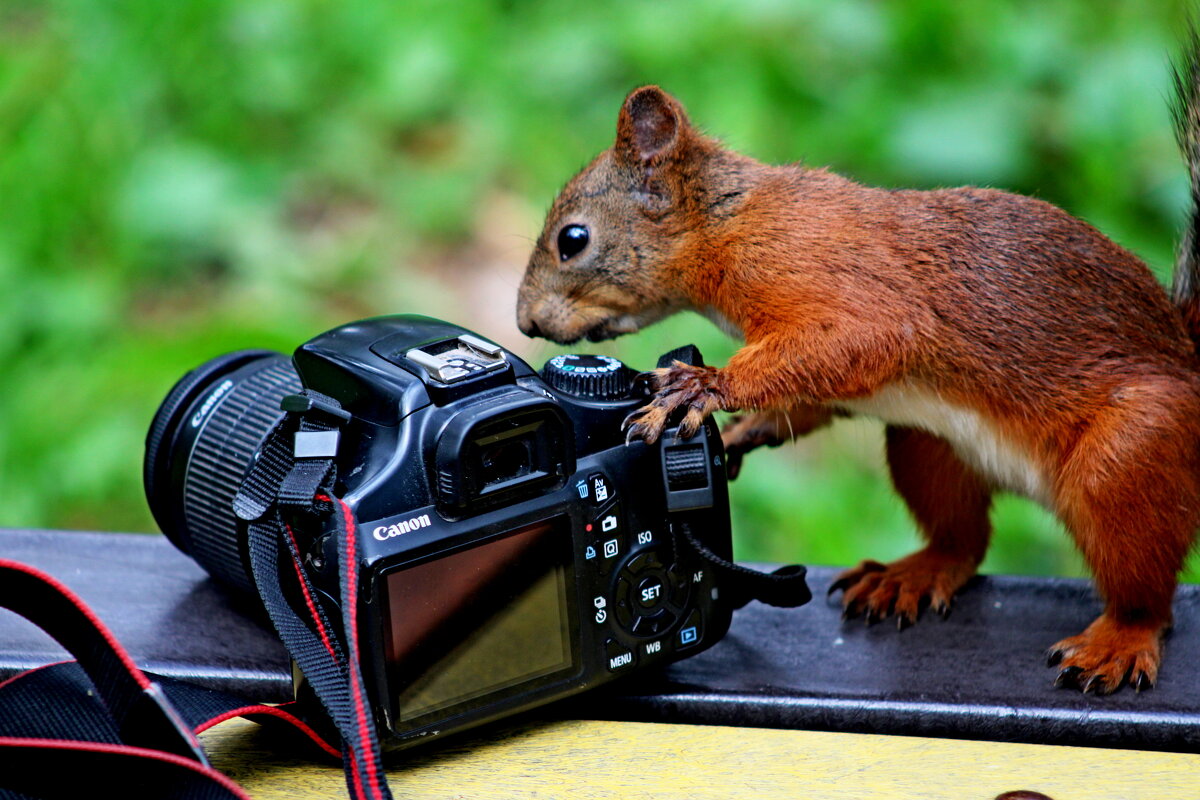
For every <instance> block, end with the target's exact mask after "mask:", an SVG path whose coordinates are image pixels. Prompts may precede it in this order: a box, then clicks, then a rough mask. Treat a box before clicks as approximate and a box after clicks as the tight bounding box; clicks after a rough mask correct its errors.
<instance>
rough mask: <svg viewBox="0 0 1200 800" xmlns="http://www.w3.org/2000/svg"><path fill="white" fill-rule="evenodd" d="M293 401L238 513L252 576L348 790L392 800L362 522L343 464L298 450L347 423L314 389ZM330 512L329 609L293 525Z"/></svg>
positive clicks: (246, 486)
mask: <svg viewBox="0 0 1200 800" xmlns="http://www.w3.org/2000/svg"><path fill="white" fill-rule="evenodd" d="M289 403H290V407H291V408H298V409H302V410H301V411H299V412H297V411H293V412H291V413H289V415H288V418H287V419H286V420H285V422H284V423H282V424H281V425H280V426H279V427H277V428H276V429H275V430H274V431H272V433H271V435H270V438H269V440H268V442H267V445H266V446H265V447H264V448H263V452H262V455H261V456H260V457H259V460H258V462H257V463H256V464H255V465H254V467H253V468H252V469H251V470H250V474H249V475H248V476H247V478H246V480H245V481H244V482H243V485H242V487H241V488H240V489H239V491H238V495H237V497H236V498H235V500H234V507H235V511H236V513H237V514H238V515H239V516H241V517H242V518H243V519H251V520H252V522H251V524H250V525H249V528H248V536H249V553H250V565H251V572H252V573H253V575H254V580H255V583H256V585H257V587H258V591H259V596H260V597H261V598H262V601H263V604H264V605H265V606H266V608H267V612H268V614H269V616H270V617H271V622H272V624H273V625H274V626H275V630H276V632H277V633H278V634H279V638H280V639H282V640H283V643H284V645H285V646H286V647H287V650H288V652H289V653H290V654H291V656H292V658H293V659H294V660H295V662H296V663H297V665H299V667H300V671H301V672H302V673H303V674H304V678H305V681H306V682H307V685H308V686H309V687H310V688H311V690H312V692H313V694H314V695H316V697H317V699H318V700H319V701H320V703H321V705H322V706H323V707H324V709H325V711H326V713H327V714H328V717H329V721H330V722H332V723H333V725H334V727H335V728H336V729H337V733H338V734H339V735H340V737H341V740H342V755H343V766H344V769H345V771H346V783H347V786H348V787H349V789H350V791H351V793H352V795H353V796H354V797H356V798H364V800H367V799H369V800H390V797H391V794H390V792H389V791H388V787H387V780H386V778H385V776H384V774H383V768H382V756H381V753H380V750H379V742H378V740H377V734H376V730H375V720H374V716H373V714H372V711H371V704H370V701H369V699H368V698H367V696H366V689H365V686H364V681H363V676H362V671H361V668H360V666H359V654H358V647H357V625H356V621H355V618H354V617H355V614H356V613H357V602H358V596H357V594H358V560H357V552H356V551H357V533H358V532H357V526H356V525H355V523H354V520H353V516H352V515H351V514H350V511H349V509H348V508H347V507H346V506H345V504H344V503H342V502H341V501H340V500H338V499H337V498H336V497H335V496H334V494H333V484H334V481H335V477H336V470H335V467H334V463H333V459H332V458H331V457H315V458H297V457H296V455H295V448H294V445H293V443H294V441H295V440H294V437H295V434H296V433H309V432H324V431H330V430H335V429H337V428H338V427H339V426H340V425H341V424H343V423H344V422H345V417H344V416H343V414H344V412H342V411H341V407H340V406H339V405H338V404H337V401H335V400H333V399H332V398H329V397H326V396H325V395H321V394H319V393H316V392H311V391H306V392H304V393H303V394H302V395H299V396H293V397H289V398H285V402H284V405H285V408H288V407H289ZM298 415H302V416H300V419H299V420H296V417H297V416H298ZM272 482H275V483H274V485H273V486H272V485H271V484H272ZM328 512H332V515H333V516H332V520H331V521H332V522H333V523H334V526H335V527H336V530H337V551H338V575H339V581H340V589H339V595H340V596H339V601H340V607H335V608H328V607H326V606H327V603H326V601H324V600H323V599H322V598H323V596H324V595H323V593H321V592H318V591H316V589H315V587H314V586H313V585H312V583H311V582H310V580H309V578H308V575H307V573H306V571H305V569H304V566H303V556H302V554H301V552H300V549H299V546H298V543H297V541H296V537H295V536H294V535H293V531H292V528H291V527H290V525H289V520H295V521H296V523H297V525H301V524H303V525H304V526H305V527H306V528H307V527H309V526H311V525H313V524H318V525H320V524H322V518H323V517H324V518H326V519H328ZM308 534H309V535H311V534H312V532H311V531H308Z"/></svg>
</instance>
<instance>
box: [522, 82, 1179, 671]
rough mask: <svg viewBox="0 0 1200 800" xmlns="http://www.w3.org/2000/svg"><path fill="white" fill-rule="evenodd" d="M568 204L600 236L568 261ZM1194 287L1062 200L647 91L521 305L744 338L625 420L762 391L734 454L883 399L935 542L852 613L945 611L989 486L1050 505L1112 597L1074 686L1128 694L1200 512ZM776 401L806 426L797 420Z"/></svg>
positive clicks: (535, 268)
mask: <svg viewBox="0 0 1200 800" xmlns="http://www.w3.org/2000/svg"><path fill="white" fill-rule="evenodd" d="M567 225H582V226H586V227H587V229H588V231H589V232H590V239H589V241H588V244H587V246H586V247H585V248H584V249H583V250H582V251H581V252H579V253H578V254H568V256H567V257H566V258H563V257H562V256H561V255H560V254H559V252H558V250H557V248H556V238H555V237H556V236H557V234H558V232H559V231H560V230H562V229H563V228H564V227H565V226H567ZM1187 302H1192V301H1191V300H1188V301H1187ZM1183 306H1184V307H1183V309H1182V310H1183V311H1184V312H1185V313H1184V314H1181V309H1180V308H1176V307H1174V306H1172V304H1171V302H1170V301H1169V300H1168V299H1167V296H1166V294H1165V292H1164V291H1163V289H1162V288H1161V287H1160V286H1159V285H1158V284H1157V282H1156V281H1155V280H1154V278H1153V277H1152V275H1151V274H1150V272H1149V270H1148V269H1147V268H1146V266H1145V265H1144V264H1143V263H1142V262H1141V261H1140V260H1139V259H1138V258H1137V257H1136V256H1134V255H1133V254H1131V253H1129V252H1128V251H1126V250H1124V249H1122V248H1121V247H1119V246H1118V245H1116V244H1114V243H1113V242H1112V241H1110V240H1109V239H1107V238H1106V237H1105V236H1103V235H1102V234H1101V233H1100V232H1099V231H1097V230H1096V229H1095V228H1093V227H1091V226H1090V225H1088V224H1086V223H1084V222H1082V221H1080V220H1078V219H1075V218H1073V217H1071V216H1070V215H1068V214H1067V213H1066V212H1064V211H1062V210H1061V209H1058V208H1056V207H1054V206H1052V205H1050V204H1048V203H1044V202H1042V201H1039V200H1036V199H1032V198H1028V197H1021V196H1018V195H1013V194H1009V193H1005V192H1001V191H996V190H991V189H979V188H973V187H963V188H958V189H944V190H938V191H929V192H922V191H889V190H884V189H878V188H872V187H868V186H863V185H861V184H858V183H855V182H854V181H851V180H849V179H847V178H843V177H841V176H838V175H835V174H832V173H830V172H828V171H825V170H821V169H809V168H806V167H803V166H798V165H789V166H769V165H764V164H760V163H758V162H756V161H754V160H752V159H750V158H747V157H745V156H742V155H739V154H737V153H733V152H731V151H728V150H725V149H724V148H722V147H721V146H720V145H719V143H717V142H715V141H714V140H712V139H709V138H707V137H705V136H703V135H702V134H701V133H699V132H698V131H697V130H696V129H695V128H694V127H692V126H691V124H690V123H689V122H688V119H687V116H686V114H685V113H684V111H683V108H682V106H680V104H679V103H678V101H677V100H675V99H674V98H672V97H670V96H669V95H667V94H666V93H664V92H662V91H661V90H660V89H658V88H657V87H644V88H642V89H638V90H636V91H634V92H633V93H631V94H630V96H629V97H628V98H627V99H626V101H625V104H624V106H623V107H622V109H621V113H620V116H619V119H618V126H617V140H616V142H615V144H614V146H613V147H612V148H611V149H609V150H606V151H605V152H604V153H601V154H600V155H599V156H598V157H597V158H596V159H595V160H594V161H593V162H592V163H591V164H590V165H589V166H588V167H586V168H585V169H584V170H583V171H582V172H581V173H580V174H579V175H577V176H576V177H575V178H574V179H573V180H572V181H571V182H570V183H569V184H568V185H567V186H566V188H564V190H563V191H562V193H561V194H560V195H559V197H558V198H557V199H556V200H555V203H554V206H553V207H552V209H551V211H550V213H549V215H548V218H547V222H546V228H545V231H544V232H543V234H542V236H541V238H540V239H539V240H538V243H537V248H536V250H535V252H534V254H533V256H532V257H531V259H530V264H529V267H528V270H527V272H526V275H525V279H524V281H523V283H522V286H521V291H520V296H519V302H518V322H519V324H520V326H521V328H522V330H524V331H525V332H526V333H529V334H530V335H543V336H547V337H549V338H552V339H555V340H557V341H560V342H571V341H575V340H577V339H580V338H583V337H585V336H586V337H588V338H592V339H595V340H599V339H605V338H610V337H612V336H615V335H619V334H621V333H627V332H630V331H632V330H636V329H638V328H640V327H643V326H644V325H647V324H650V323H651V322H654V321H655V320H657V319H660V318H661V317H663V316H666V315H668V314H671V313H674V312H675V311H678V310H680V309H685V308H691V309H694V310H697V311H699V312H700V313H703V314H706V315H708V316H710V317H711V318H713V319H714V321H717V322H718V323H719V324H721V325H722V326H723V327H726V328H728V329H730V330H732V331H734V332H735V333H740V334H741V335H742V336H743V337H744V340H745V346H744V347H742V348H741V349H740V350H739V351H738V352H737V353H736V354H735V355H734V356H733V357H732V358H731V359H730V361H729V363H728V364H727V365H726V366H724V367H722V368H720V369H713V368H698V367H689V366H686V365H681V364H677V365H675V366H673V367H670V368H667V369H664V370H658V371H657V372H656V373H655V376H654V386H655V389H656V390H657V394H656V396H655V398H654V400H653V402H652V403H651V404H650V405H649V406H647V407H646V408H645V409H643V411H642V413H641V414H640V416H638V417H637V418H636V419H635V420H634V421H633V423H632V428H631V431H630V432H631V435H632V436H637V437H641V438H644V439H645V440H647V441H653V440H654V439H656V438H657V437H658V436H659V434H660V432H661V430H662V428H663V426H664V425H665V424H666V423H667V419H668V417H670V416H671V415H672V413H673V412H675V411H676V410H677V409H681V408H683V409H687V412H686V415H685V421H684V425H685V427H686V428H689V429H692V430H694V429H695V428H696V426H698V424H699V423H700V421H701V420H702V419H703V418H704V417H705V416H707V415H708V414H711V413H712V412H713V411H715V410H725V411H732V410H737V409H759V410H766V411H763V412H761V413H760V414H758V415H757V416H755V417H753V418H752V419H751V421H749V422H747V421H745V420H741V421H736V422H735V423H734V424H733V425H732V426H730V427H729V428H728V429H727V431H726V441H727V446H728V447H729V448H730V449H731V451H732V452H734V453H735V454H736V456H737V457H738V458H739V459H740V456H741V455H742V453H744V452H746V451H748V450H749V449H752V448H753V447H755V446H758V445H760V444H777V443H778V442H779V441H782V440H784V439H786V438H790V436H791V435H800V434H803V433H807V432H808V431H810V430H813V429H815V428H817V427H821V426H822V425H824V424H825V423H827V422H828V421H829V420H830V419H831V418H832V416H834V415H835V414H868V415H872V416H876V417H879V418H881V419H883V420H884V422H885V423H887V425H888V428H887V452H888V464H889V467H890V469H891V473H892V478H893V482H894V484H895V487H896V490H897V491H898V492H899V494H900V495H901V496H902V497H903V498H904V500H905V502H906V503H907V504H908V506H909V509H910V510H911V512H912V514H913V517H914V519H915V520H916V522H917V525H918V527H919V528H920V531H921V533H922V535H923V536H924V538H925V539H926V541H927V545H926V547H925V548H924V549H923V550H921V551H920V552H918V553H916V554H914V555H912V556H909V557H908V558H905V559H901V560H900V561H897V562H895V563H893V564H890V565H881V564H877V563H876V562H869V561H868V562H864V563H863V564H862V565H860V566H859V567H858V568H856V569H854V570H850V571H848V572H847V573H845V574H844V575H843V576H842V577H841V579H840V580H839V581H838V583H837V584H835V586H837V587H838V588H843V589H844V590H845V593H844V603H845V608H846V611H847V613H849V614H851V615H856V614H866V615H867V616H868V618H869V619H873V618H882V617H885V616H888V615H891V614H895V615H897V617H898V621H899V622H900V623H901V625H903V624H904V623H906V622H911V621H913V620H915V619H916V617H917V615H918V612H919V610H920V607H921V605H923V604H924V603H927V602H932V603H933V605H934V606H935V607H943V608H948V606H949V603H950V599H951V597H952V596H953V594H954V593H955V592H956V591H958V589H959V588H961V586H962V585H963V584H964V583H965V582H966V581H967V580H968V579H969V578H970V576H971V575H973V574H974V572H975V570H976V568H977V567H978V565H979V563H980V562H981V561H982V559H983V556H984V553H985V551H986V548H987V543H988V538H989V535H990V525H989V523H988V518H987V512H988V508H989V506H990V502H991V497H992V494H993V492H994V491H997V490H1012V491H1017V492H1020V493H1023V494H1026V495H1028V496H1030V497H1032V498H1034V499H1035V500H1037V501H1039V502H1041V503H1043V504H1044V505H1045V506H1046V507H1047V508H1049V509H1050V510H1051V511H1053V512H1055V513H1056V514H1058V516H1059V517H1060V518H1061V519H1062V520H1063V522H1064V524H1065V525H1066V526H1067V528H1068V530H1070V532H1071V534H1072V535H1073V536H1074V538H1075V541H1076V542H1077V544H1078V546H1079V548H1080V550H1081V551H1082V552H1083V554H1084V557H1085V558H1086V559H1087V562H1088V564H1089V565H1090V566H1091V568H1092V570H1093V571H1094V574H1095V577H1096V583H1097V585H1098V587H1099V589H1100V591H1101V593H1102V595H1103V597H1104V600H1105V608H1104V613H1103V615H1102V616H1101V617H1100V619H1099V620H1097V622H1096V623H1094V624H1093V625H1092V626H1090V627H1089V628H1088V629H1087V630H1086V631H1084V632H1083V633H1082V634H1080V635H1079V636H1077V637H1073V638H1071V639H1068V640H1064V642H1062V643H1060V644H1059V645H1057V646H1056V655H1058V657H1060V658H1061V659H1062V662H1063V671H1062V673H1061V675H1062V676H1066V677H1063V678H1062V681H1068V680H1069V681H1071V682H1073V683H1074V684H1075V685H1078V686H1080V687H1081V688H1087V689H1090V690H1096V691H1113V690H1115V689H1117V688H1119V686H1120V685H1121V684H1122V683H1124V682H1125V681H1126V680H1132V681H1134V683H1135V685H1137V686H1138V687H1139V688H1140V687H1142V686H1144V685H1146V684H1147V683H1148V682H1152V681H1153V680H1154V678H1155V676H1156V675H1157V669H1158V662H1159V653H1160V650H1159V646H1158V640H1159V638H1160V637H1161V635H1162V634H1163V632H1164V631H1165V630H1166V629H1167V627H1168V625H1169V623H1170V606H1171V598H1172V595H1173V592H1174V588H1175V583H1176V575H1177V572H1178V570H1179V569H1180V566H1181V564H1182V561H1183V558H1184V557H1185V555H1186V552H1187V550H1188V548H1189V547H1190V545H1191V543H1192V540H1193V533H1194V531H1195V530H1196V528H1197V527H1198V526H1200V360H1198V359H1197V356H1196V344H1195V343H1194V342H1193V340H1192V338H1191V337H1190V336H1189V332H1188V330H1187V329H1185V325H1184V322H1183V318H1184V316H1185V315H1186V312H1187V311H1188V309H1189V308H1190V306H1187V305H1186V303H1184V304H1183ZM784 416H786V417H788V418H789V419H794V420H796V421H797V422H798V423H799V424H797V425H795V426H794V429H793V430H792V431H791V433H790V434H788V435H784V434H783V433H782V432H781V431H780V430H779V427H778V426H779V425H780V424H781V423H782V422H784V421H785V420H784ZM770 425H775V426H776V430H775V432H774V433H771V432H770V430H769V426H770Z"/></svg>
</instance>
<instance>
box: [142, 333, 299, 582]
mask: <svg viewBox="0 0 1200 800" xmlns="http://www.w3.org/2000/svg"><path fill="white" fill-rule="evenodd" d="M302 388H303V387H302V385H301V383H300V377H299V375H297V374H296V370H295V368H294V367H293V366H292V362H291V360H290V359H289V358H288V357H287V356H285V355H283V354H282V353H275V352H271V351H269V350H242V351H239V352H236V353H228V354H226V355H223V356H219V357H217V358H214V359H212V360H211V361H208V362H206V363H204V364H202V365H200V366H199V367H197V368H196V369H194V370H192V371H191V372H189V373H188V374H186V375H184V376H183V377H182V378H181V379H180V380H179V382H178V383H176V384H175V386H174V388H172V389H171V391H170V393H169V394H168V395H167V398H166V400H164V401H163V403H162V405H161V406H160V407H159V409H158V413H156V414H155V416H154V421H153V422H152V423H151V425H150V431H149V433H148V434H147V436H146V459H145V462H144V464H143V479H144V482H145V487H146V499H147V501H148V502H149V504H150V511H151V513H153V514H154V519H155V520H156V521H157V522H158V526H159V527H160V528H161V529H162V531H163V533H164V534H166V536H167V538H168V539H170V541H171V542H172V544H174V545H175V546H176V547H178V548H179V549H180V550H182V551H183V552H184V553H186V554H187V555H189V556H191V557H192V558H193V559H195V560H196V562H197V563H198V564H200V566H202V567H204V568H205V569H206V570H208V572H209V574H211V575H212V576H213V577H215V578H218V579H220V580H222V581H224V582H226V583H228V584H231V585H233V586H235V587H238V588H241V589H245V590H247V591H253V590H254V583H253V580H252V579H251V577H250V562H249V556H248V553H247V548H246V535H245V524H244V523H243V522H241V521H240V520H239V519H238V518H237V517H236V516H235V515H234V513H233V497H234V495H235V494H236V493H237V489H238V486H239V485H240V484H241V482H242V478H243V477H244V476H245V474H246V471H247V470H248V469H249V468H250V465H251V464H252V463H253V462H254V459H255V458H256V457H257V455H258V453H259V451H260V450H261V449H262V446H263V443H264V442H265V440H266V438H267V435H268V434H269V433H270V432H271V430H272V429H273V428H274V427H275V425H276V424H277V423H278V422H279V420H280V419H281V418H282V417H283V411H282V410H280V408H279V403H280V401H281V400H282V399H283V397H284V396H285V395H289V394H295V393H296V392H299V391H300V390H301V389H302Z"/></svg>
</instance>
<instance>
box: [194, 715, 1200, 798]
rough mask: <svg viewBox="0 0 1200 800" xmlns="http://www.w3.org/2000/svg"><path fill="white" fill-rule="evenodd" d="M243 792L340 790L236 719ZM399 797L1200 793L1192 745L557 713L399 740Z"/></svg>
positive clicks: (229, 757)
mask: <svg viewBox="0 0 1200 800" xmlns="http://www.w3.org/2000/svg"><path fill="white" fill-rule="evenodd" d="M201 739H202V741H203V742H204V745H205V747H206V749H207V750H208V751H209V754H210V756H211V758H212V762H213V766H215V767H216V768H217V769H219V770H221V771H222V772H224V773H225V774H226V775H229V776H230V777H231V778H233V779H234V780H236V781H237V782H238V783H240V784H241V785H242V786H243V787H244V788H245V789H246V790H247V791H248V792H249V793H250V795H251V796H252V797H253V798H255V800H273V798H313V799H314V800H321V799H322V798H345V797H346V794H345V784H344V783H343V779H342V771H341V768H340V766H338V765H331V764H329V763H327V762H325V763H317V762H316V761H314V760H313V759H312V758H310V757H309V756H308V755H307V754H298V755H295V756H290V757H289V756H286V755H283V754H284V753H287V752H290V751H293V750H294V749H295V748H294V747H293V745H294V742H293V741H292V740H291V739H285V738H281V737H280V736H279V735H278V734H276V733H274V732H268V731H265V730H263V729H260V728H259V727H258V726H257V725H255V724H254V723H251V722H246V721H244V720H240V719H239V720H232V721H230V722H226V723H223V724H222V725H219V726H217V727H216V728H214V729H213V730H211V731H208V732H206V733H204V734H203V735H202V736H201ZM388 778H389V782H390V784H391V787H392V792H393V794H394V795H395V796H396V797H397V798H398V800H401V799H402V800H426V798H439V800H442V799H444V800H451V799H453V800H459V798H481V799H482V798H487V799H488V800H502V799H503V798H547V799H549V798H555V799H557V798H569V799H570V800H590V799H591V798H620V800H628V799H630V798H639V799H640V798H681V800H705V799H706V798H713V799H714V800H717V799H718V798H719V800H729V799H730V798H751V799H752V800H771V799H772V798H788V799H789V800H810V799H811V800H842V798H845V800H873V799H874V798H879V799H880V800H887V799H888V798H897V800H899V799H900V798H903V800H939V799H941V798H945V800H969V799H970V798H982V799H983V800H991V798H994V797H995V796H996V795H997V794H999V793H1001V792H1005V791H1011V790H1014V789H1033V790H1036V791H1039V792H1042V793H1043V794H1046V795H1049V796H1050V797H1052V798H1053V799H1054V800H1141V798H1145V800H1200V756H1197V755H1183V754H1177V753H1148V752H1138V751H1125V750H1101V749H1096V748H1083V747H1050V746H1044V745H1026V744H997V743H995V742H973V741H956V740H951V739H919V738H915V737H904V736H868V735H858V734H845V733H814V732H809V731H781V730H765V729H758V728H723V727H715V726H697V725H657V724H649V723H635V722H620V723H618V722H586V721H566V722H551V723H545V724H530V725H525V726H520V727H513V728H501V729H493V730H490V731H488V732H487V733H486V734H485V735H484V736H482V737H480V738H467V739H463V740H462V741H461V742H456V743H453V744H451V743H444V744H442V745H441V746H440V747H439V748H436V749H433V750H427V751H422V750H415V751H408V752H406V753H398V754H395V755H394V756H392V757H390V759H389V769H388Z"/></svg>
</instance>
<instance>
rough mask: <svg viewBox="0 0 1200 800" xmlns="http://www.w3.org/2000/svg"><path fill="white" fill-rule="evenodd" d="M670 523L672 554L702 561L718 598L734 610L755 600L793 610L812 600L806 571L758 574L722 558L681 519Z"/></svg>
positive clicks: (796, 566) (792, 566)
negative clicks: (713, 573)
mask: <svg viewBox="0 0 1200 800" xmlns="http://www.w3.org/2000/svg"><path fill="white" fill-rule="evenodd" d="M677 516H679V517H680V518H679V519H674V520H672V521H671V535H672V537H673V538H674V542H675V552H676V553H684V552H689V551H690V552H692V553H695V554H696V555H698V556H699V557H700V558H702V559H704V561H705V562H707V563H708V564H709V565H710V566H711V567H712V568H713V569H714V570H716V572H717V575H718V585H719V586H720V587H721V598H722V600H723V601H724V602H727V603H729V604H730V605H731V606H732V607H733V608H741V607H742V606H744V605H746V603H749V602H750V601H751V600H757V601H759V602H760V603H765V604H767V605H769V606H775V607H777V608H795V607H796V606H802V605H804V604H805V603H807V602H808V601H809V600H812V592H811V591H810V590H809V588H808V583H807V581H806V580H805V575H806V574H807V570H806V569H805V568H804V567H802V566H801V565H799V564H789V565H787V566H785V567H780V568H779V569H777V570H775V571H774V572H759V571H758V570H754V569H750V568H749V567H744V566H742V565H741V564H735V563H733V562H732V561H728V560H726V559H724V558H721V557H720V556H719V555H717V554H716V553H714V552H713V551H712V550H710V549H709V548H708V547H707V546H706V545H705V544H704V543H703V542H701V541H700V540H699V539H698V538H697V537H696V535H695V533H693V531H692V526H691V523H690V522H689V521H688V520H687V518H686V516H684V515H677Z"/></svg>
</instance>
